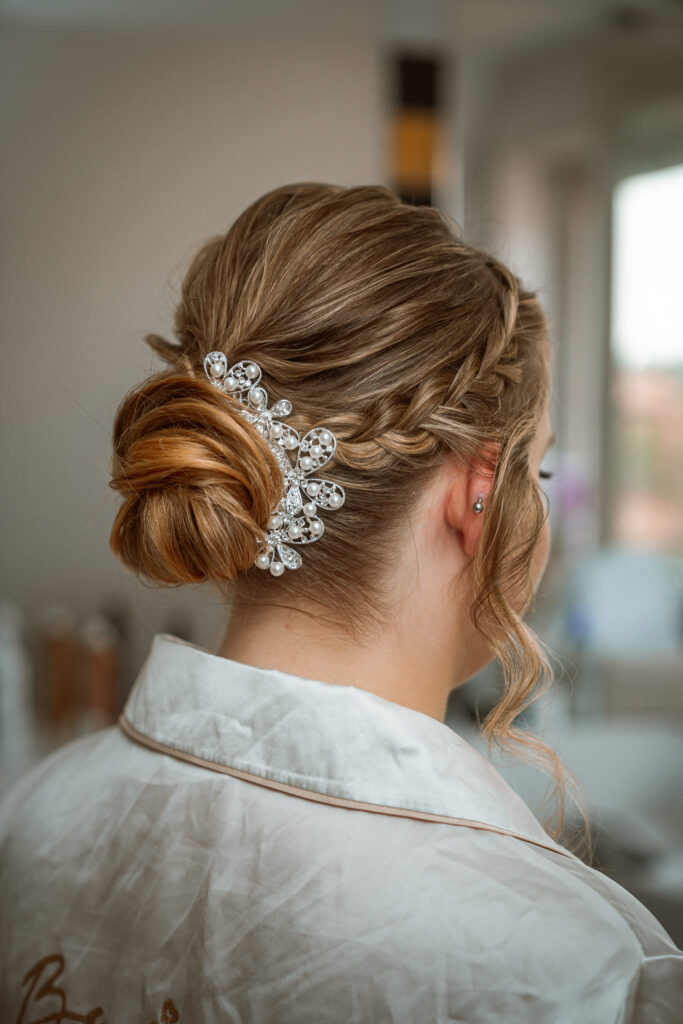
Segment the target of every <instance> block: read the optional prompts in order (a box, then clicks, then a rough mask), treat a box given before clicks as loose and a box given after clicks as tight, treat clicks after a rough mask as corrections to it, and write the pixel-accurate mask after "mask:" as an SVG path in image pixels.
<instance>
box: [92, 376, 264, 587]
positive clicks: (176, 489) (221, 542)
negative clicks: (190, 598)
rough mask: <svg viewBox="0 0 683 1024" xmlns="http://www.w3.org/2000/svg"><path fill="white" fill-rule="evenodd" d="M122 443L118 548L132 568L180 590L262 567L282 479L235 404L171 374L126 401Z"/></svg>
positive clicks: (119, 427) (116, 466)
mask: <svg viewBox="0 0 683 1024" xmlns="http://www.w3.org/2000/svg"><path fill="white" fill-rule="evenodd" d="M113 439H114V453H113V458H112V469H111V476H112V478H111V481H110V486H111V487H112V488H114V489H115V490H116V491H118V492H119V493H120V494H121V495H122V496H123V498H124V499H125V500H124V502H123V504H122V505H121V507H120V509H119V511H118V514H117V516H116V519H115V522H114V525H113V528H112V532H111V538H110V547H111V549H112V550H113V552H114V553H115V554H116V555H117V556H118V557H119V558H120V559H121V561H122V562H123V563H124V564H125V565H126V566H128V568H129V569H132V570H133V571H134V572H135V573H136V574H137V575H139V576H140V577H143V578H144V579H145V580H147V581H149V582H152V583H159V584H162V585H165V586H174V585H180V584H182V583H202V582H204V581H205V580H225V581H228V580H232V579H234V578H235V577H236V575H237V573H238V572H240V571H242V570H245V569H248V568H249V567H250V566H251V565H252V564H253V561H254V556H255V554H256V552H257V550H258V547H259V542H262V541H263V540H264V539H265V534H266V529H265V528H266V525H267V523H268V519H269V518H270V512H271V509H272V508H273V507H274V506H275V505H276V504H277V502H278V500H279V496H280V493H281V488H282V473H281V470H280V468H279V466H278V464H277V460H276V459H275V457H274V455H273V454H272V452H271V451H270V449H269V448H268V445H267V444H266V443H265V441H264V439H263V438H262V437H261V435H259V433H258V432H257V431H256V430H255V429H254V428H253V427H252V426H251V424H250V423H249V422H248V421H247V420H246V419H245V418H244V417H243V416H241V415H240V414H239V413H238V411H237V406H236V403H235V402H234V401H233V400H232V399H231V398H229V397H228V396H226V395H225V394H224V393H223V392H219V391H218V390H217V389H216V388H215V387H213V386H212V385H211V384H210V383H209V381H208V380H201V379H200V378H199V377H195V376H194V375H191V374H189V373H187V372H185V373H183V372H177V371H170V372H169V371H163V372H162V373H158V374H155V375H154V376H153V377H150V378H148V379H147V380H146V381H145V382H144V383H143V384H142V385H140V386H139V387H136V388H134V389H133V390H132V391H130V392H129V393H128V394H127V395H126V397H125V398H124V400H123V402H122V403H121V405H120V407H119V409H118V412H117V415H116V419H115V422H114V430H113Z"/></svg>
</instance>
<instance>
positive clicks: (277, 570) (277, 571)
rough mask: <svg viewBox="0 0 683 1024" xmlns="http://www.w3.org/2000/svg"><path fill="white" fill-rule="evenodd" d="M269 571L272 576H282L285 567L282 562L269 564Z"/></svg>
mask: <svg viewBox="0 0 683 1024" xmlns="http://www.w3.org/2000/svg"><path fill="white" fill-rule="evenodd" d="M270 571H271V572H272V574H273V576H282V574H283V572H284V571H285V567H284V565H283V563H282V562H277V561H276V562H271V563H270Z"/></svg>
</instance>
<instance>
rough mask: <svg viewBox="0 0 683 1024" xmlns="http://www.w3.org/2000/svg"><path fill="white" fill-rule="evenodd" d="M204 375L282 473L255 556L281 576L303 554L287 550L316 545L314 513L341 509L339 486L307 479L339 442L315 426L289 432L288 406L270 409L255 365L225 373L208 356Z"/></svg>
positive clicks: (223, 363) (222, 364) (219, 359)
mask: <svg viewBox="0 0 683 1024" xmlns="http://www.w3.org/2000/svg"><path fill="white" fill-rule="evenodd" d="M204 371H205V373H206V376H207V377H208V378H209V380H210V381H211V383H212V384H213V385H214V387H217V388H219V389H220V390H221V391H224V392H225V393H226V394H228V395H230V396H231V397H233V398H236V399H237V401H238V402H239V403H240V404H241V405H242V406H243V408H241V409H239V412H240V413H241V414H242V415H243V416H244V417H245V419H247V420H249V422H250V423H252V424H253V425H254V426H255V427H256V429H257V430H258V431H259V433H261V434H262V435H263V437H264V438H265V439H266V441H267V442H268V447H269V448H270V450H271V451H272V452H273V454H274V455H275V458H276V459H277V461H278V463H279V465H280V468H281V469H282V475H283V477H284V493H283V495H282V497H281V499H280V501H279V502H278V504H277V506H276V507H275V509H274V510H273V513H272V514H271V517H270V520H269V522H268V532H267V536H266V546H265V548H264V547H262V548H261V550H260V551H259V552H258V554H257V555H256V558H255V559H254V565H257V566H258V567H259V569H270V571H271V573H272V574H273V576H281V575H282V573H283V572H284V571H285V568H287V569H298V568H299V566H300V565H301V555H300V554H299V552H298V551H295V550H294V549H293V548H291V547H290V546H289V545H290V544H312V543H313V541H316V540H320V538H321V537H322V535H323V533H324V532H325V526H324V523H323V521H322V519H320V517H319V516H318V515H317V512H318V508H324V509H335V508H341V506H342V505H343V504H344V500H345V498H346V495H345V494H344V489H343V487H341V486H340V485H339V484H335V483H332V481H331V480H325V479H324V478H322V477H311V476H310V474H311V473H314V472H317V471H318V470H320V469H322V467H323V466H325V465H326V464H327V463H328V462H329V461H330V459H331V458H332V456H333V455H334V453H335V451H336V448H337V439H336V438H335V436H334V434H333V433H332V431H331V430H328V429H327V428H326V427H313V429H312V430H309V431H308V433H307V434H304V436H303V437H301V438H300V437H299V434H298V433H297V431H296V430H295V429H294V428H293V427H290V425H289V424H288V423H282V422H280V421H281V420H282V419H283V418H284V417H285V416H289V414H290V413H291V411H292V403H291V402H290V401H288V400H287V399H286V398H281V399H279V401H277V402H276V403H275V405H274V406H273V407H272V408H271V409H269V408H268V395H267V393H266V391H265V389H264V388H263V387H260V386H259V381H260V380H261V367H260V366H259V365H258V364H257V363H253V362H251V361H250V360H241V361H240V362H239V363H235V365H234V366H231V367H230V369H228V360H227V358H226V356H225V355H224V354H223V352H209V354H208V355H207V356H206V358H205V359H204ZM297 449H298V451H297ZM293 451H296V452H297V456H296V465H294V466H293V465H292V463H291V461H290V459H289V456H288V455H287V452H293ZM285 542H286V543H285Z"/></svg>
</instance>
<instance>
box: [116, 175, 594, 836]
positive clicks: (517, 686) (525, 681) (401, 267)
mask: <svg viewBox="0 0 683 1024" xmlns="http://www.w3.org/2000/svg"><path fill="white" fill-rule="evenodd" d="M174 327H175V335H176V338H177V341H176V342H175V343H171V342H169V341H167V340H166V339H165V338H162V337H160V336H158V335H156V334H150V335H147V337H146V339H145V340H146V341H147V343H148V344H149V345H150V346H151V347H152V348H153V350H154V351H155V352H156V353H158V354H159V355H160V356H161V357H162V358H163V359H164V360H165V361H166V363H167V364H169V365H168V367H167V368H165V369H164V370H162V371H160V372H159V373H156V374H154V375H152V376H151V377H149V378H148V379H147V380H145V381H144V382H143V383H142V384H141V385H140V386H138V387H135V388H134V389H133V390H132V391H131V392H129V393H128V394H127V395H126V396H125V398H124V399H123V401H122V403H121V405H120V407H119V409H118V412H117V415H116V419H115V423H114V431H113V441H114V453H113V459H112V479H111V484H110V486H111V487H113V488H115V489H116V490H117V491H119V492H120V493H121V494H122V495H123V498H124V501H123V504H122V505H121V507H120V509H119V511H118V514H117V516H116V519H115V522H114V525H113V528H112V532H111V538H110V546H111V549H112V551H113V552H114V553H115V554H116V555H117V556H118V557H119V558H120V559H121V560H122V561H123V563H124V564H125V565H126V566H128V567H129V568H130V569H132V570H133V571H134V572H135V573H137V574H138V575H139V576H140V577H141V578H142V579H143V580H145V581H147V582H149V583H152V584H161V585H165V586H177V585H181V584H184V583H201V582H203V581H211V582H212V585H214V586H215V587H216V588H217V589H218V591H219V592H220V593H221V594H222V596H224V597H227V598H230V597H232V598H233V599H235V600H237V601H239V602H250V601H259V602H266V601H271V602H272V601H273V600H276V601H277V602H278V603H280V604H283V603H285V601H286V600H287V599H291V600H293V601H294V602H296V600H297V598H298V597H299V598H301V597H302V596H305V597H306V598H307V599H311V600H316V599H318V600H319V607H320V615H321V616H323V615H325V617H326V619H327V620H329V622H330V623H331V624H332V625H334V626H335V627H338V628H341V629H342V630H343V631H344V632H346V633H347V634H350V635H351V636H353V637H355V638H356V639H360V638H362V637H363V636H367V635H368V633H369V632H371V631H372V630H373V629H374V628H377V627H380V626H381V624H382V622H383V621H384V620H385V619H386V617H387V616H388V615H390V613H391V594H390V592H389V591H388V588H387V586H386V581H387V579H388V578H389V569H390V567H391V566H392V563H394V562H395V560H396V558H397V557H400V553H399V555H398V556H397V547H396V545H397V543H398V541H399V538H400V536H401V533H402V530H403V528H404V524H405V516H406V514H409V513H410V511H411V510H412V509H414V507H415V504H416V502H417V501H418V500H419V497H420V494H421V493H422V489H423V485H424V484H426V482H427V481H428V480H429V478H430V477H431V476H432V474H433V473H434V471H435V470H436V469H437V467H439V466H440V465H442V464H443V462H444V461H445V460H446V459H452V458H453V457H455V458H456V459H457V460H462V462H463V463H465V462H467V461H469V460H477V459H479V460H483V461H484V463H485V464H486V465H488V467H489V468H490V470H491V472H492V473H494V476H493V485H492V490H491V493H490V496H489V498H488V501H487V508H486V515H485V517H484V518H483V522H482V536H481V541H480V544H479V547H478V550H477V553H476V555H475V556H474V560H473V564H472V568H473V573H474V580H475V585H476V591H477V592H476V595H475V599H474V602H473V605H472V609H471V617H472V621H473V624H474V626H475V627H476V629H477V631H478V632H479V633H480V634H481V635H482V637H484V639H485V641H486V643H487V644H488V646H489V647H490V648H491V650H492V651H493V652H494V653H495V656H496V657H497V658H498V661H499V664H500V666H501V668H502V673H503V692H502V695H501V697H500V700H499V702H498V703H497V705H496V706H495V707H494V709H493V710H492V711H491V712H490V713H489V714H488V716H487V717H486V719H485V720H484V722H483V724H482V732H483V734H484V736H485V737H486V739H487V741H488V744H489V749H490V745H491V743H492V742H495V743H497V744H498V745H499V746H501V747H503V748H507V749H512V750H513V752H517V753H518V754H519V755H520V756H522V757H523V758H524V759H525V760H527V761H531V762H533V763H535V764H536V765H537V766H538V767H540V768H541V769H542V770H543V771H546V772H547V773H548V774H551V775H552V776H553V778H554V786H553V789H552V793H551V797H552V798H554V803H555V811H556V813H555V820H554V821H553V822H551V821H547V822H546V823H545V827H546V829H547V830H549V831H550V832H551V834H552V835H553V836H554V837H558V836H559V835H560V834H561V833H562V830H563V828H564V818H565V791H566V788H567V783H568V780H569V778H570V776H569V773H568V772H567V770H566V768H565V767H564V766H563V765H562V763H561V762H560V760H559V758H558V757H557V755H556V754H555V753H554V751H552V750H551V749H550V748H549V747H548V746H546V744H544V743H543V742H542V741H541V740H540V739H539V738H538V737H536V736H534V735H532V734H529V733H527V732H525V731H523V730H520V729H519V728H517V727H516V726H515V725H514V720H515V719H516V718H517V716H518V715H519V714H520V713H521V712H522V711H523V710H524V709H525V708H527V707H528V706H529V705H530V704H531V703H532V702H533V701H534V700H535V699H536V698H537V697H538V696H539V695H540V693H541V692H542V691H544V690H546V689H547V688H548V687H549V686H550V685H551V684H552V682H553V671H552V667H551V665H550V662H549V660H548V658H547V656H546V654H545V652H544V650H543V647H542V645H541V642H540V640H539V639H538V637H537V636H536V635H535V634H534V632H533V631H532V629H531V628H530V627H529V626H528V624H527V623H525V621H524V620H523V618H522V617H521V615H520V614H519V613H518V612H516V611H515V610H514V608H513V607H512V604H511V602H510V593H511V592H512V591H513V590H514V591H515V592H516V593H519V594H520V595H521V597H522V599H523V601H524V604H525V605H527V604H528V603H531V604H532V603H533V585H532V581H531V579H530V573H529V567H530V563H531V556H532V553H533V551H534V548H535V546H536V541H537V539H538V537H539V534H540V532H541V530H542V527H543V523H544V520H545V517H546V515H547V509H546V507H545V506H544V503H543V501H542V494H543V492H542V491H541V490H540V487H539V484H538V482H537V480H536V479H534V478H533V477H532V475H531V473H530V469H529V446H530V443H531V441H532V439H533V437H534V434H535V431H536V429H537V426H538V421H539V416H540V413H541V410H542V409H543V408H544V404H545V402H546V400H547V398H548V390H549V387H550V381H549V370H548V360H547V350H548V345H549V337H548V334H549V332H548V323H547V320H546V317H545V315H544V312H543V310H542V308H541V306H540V304H539V302H538V300H537V298H536V295H535V293H534V292H531V291H527V290H526V289H524V288H523V286H522V284H521V282H520V280H519V279H518V278H517V277H516V276H515V274H513V273H512V272H511V271H510V270H509V269H508V268H507V267H506V266H505V265H504V264H503V263H501V262H500V261H499V260H497V259H496V258H494V257H493V256H492V255H491V254H489V253H487V252H486V251H484V250H482V249H479V248H476V247H474V246H472V245H468V244H466V243H465V242H464V241H463V240H462V239H461V238H460V237H459V233H458V229H457V226H456V225H455V224H454V222H452V221H451V220H450V219H449V218H448V217H447V216H446V215H445V214H443V213H442V212H440V211H438V210H436V209H433V208H430V207H424V206H420V207H418V206H412V205H409V204H407V203H405V202H403V201H401V200H400V199H399V198H398V197H397V196H396V194H395V193H394V192H392V191H391V190H390V189H389V188H386V187H383V186H367V187H354V188H344V187H341V186H335V185H328V184H318V183H302V184H292V185H285V186H283V187H281V188H276V189H273V190H272V191H271V192H268V193H267V194H266V195H264V196H262V197H261V198H260V199H257V200H256V201H255V202H253V203H252V204H251V205H250V206H249V207H247V209H246V210H244V212H243V213H242V214H241V215H240V216H239V217H238V218H237V220H236V221H235V222H234V224H233V225H232V226H231V227H230V229H229V230H228V231H227V232H226V233H225V234H220V235H217V236H215V237H213V238H210V239H209V240H208V241H206V242H205V243H204V244H203V245H202V246H201V248H200V249H199V251H198V252H197V253H196V255H195V256H194V258H193V259H192V261H191V264H190V266H189V269H188V270H187V273H186V275H185V278H184V281H183V286H182V295H181V298H180V301H179V303H178V305H177V308H176V312H175V319H174ZM214 349H218V350H221V351H222V352H224V353H225V354H226V356H227V358H228V361H229V365H232V364H233V363H235V362H237V361H238V360H240V359H253V360H254V361H255V362H257V363H258V364H259V366H260V367H261V369H262V371H263V378H264V384H265V386H266V388H267V390H268V393H269V396H270V399H271V402H274V401H275V400H276V399H277V398H278V397H281V396H283V395H286V396H287V398H289V399H290V400H291V401H292V403H293V409H294V411H293V413H292V414H291V415H290V416H289V417H288V419H287V422H288V423H289V424H291V425H292V426H293V427H294V428H295V429H296V430H298V431H299V433H300V434H302V435H303V433H305V432H306V431H307V430H308V429H310V428H311V427H314V426H326V427H329V429H330V430H332V431H333V433H334V434H335V436H336V438H337V450H336V453H335V456H334V474H333V475H332V471H331V466H330V477H331V478H332V479H334V480H335V481H336V482H337V483H339V484H341V485H342V486H343V488H344V490H345V492H346V502H345V504H344V505H343V506H342V507H341V508H340V509H337V510H336V511H335V512H334V514H333V515H330V516H328V517H326V519H325V534H324V541H321V542H319V543H316V544H311V545H308V546H307V547H306V548H305V551H304V555H305V557H304V558H303V564H302V566H301V567H300V568H299V569H297V570H296V571H285V573H283V574H282V576H279V577H274V576H272V575H271V574H270V573H268V572H263V571H262V570H260V569H258V568H256V567H254V566H253V562H254V557H255V555H256V553H257V550H258V548H259V544H260V543H261V542H263V540H264V539H265V533H266V527H267V522H268V519H269V517H270V514H271V512H272V510H273V509H274V507H275V505H276V504H277V502H278V499H279V497H280V492H279V490H278V481H280V480H281V474H280V473H279V469H278V466H277V463H276V460H275V458H274V456H273V455H272V453H271V452H270V450H269V448H268V446H267V444H266V443H265V441H264V439H263V438H262V437H261V435H260V434H259V433H258V432H257V431H256V430H255V429H254V428H253V427H252V425H251V424H249V423H248V422H247V421H245V420H244V418H243V417H241V416H239V415H236V414H235V410H234V408H233V406H232V399H230V398H228V397H227V396H226V395H225V394H223V393H222V392H219V391H218V390H217V389H216V388H214V387H213V386H212V385H211V384H210V383H209V382H208V380H207V378H206V376H205V373H204V369H203V360H204V356H205V355H206V354H207V353H208V352H209V351H211V350H214ZM491 443H493V444H494V445H495V446H497V447H496V450H497V452H498V458H497V460H493V459H492V458H491V457H490V455H488V454H485V453H486V452H488V451H490V447H487V446H490V445H491ZM520 524H523V527H522V526H520ZM520 532H521V533H522V536H521V537H520ZM576 799H577V805H578V806H579V808H580V810H581V814H582V816H583V819H584V824H585V823H586V815H585V812H584V811H583V810H582V808H581V800H580V797H578V796H576ZM585 839H586V836H585V835H584V840H585Z"/></svg>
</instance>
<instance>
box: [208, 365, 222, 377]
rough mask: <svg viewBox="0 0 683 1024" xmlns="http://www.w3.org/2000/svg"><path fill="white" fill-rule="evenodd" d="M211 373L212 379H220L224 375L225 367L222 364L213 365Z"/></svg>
mask: <svg viewBox="0 0 683 1024" xmlns="http://www.w3.org/2000/svg"><path fill="white" fill-rule="evenodd" d="M209 373H210V374H211V376H212V377H220V376H221V374H222V373H223V366H222V364H221V363H211V365H210V366H209Z"/></svg>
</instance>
